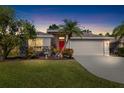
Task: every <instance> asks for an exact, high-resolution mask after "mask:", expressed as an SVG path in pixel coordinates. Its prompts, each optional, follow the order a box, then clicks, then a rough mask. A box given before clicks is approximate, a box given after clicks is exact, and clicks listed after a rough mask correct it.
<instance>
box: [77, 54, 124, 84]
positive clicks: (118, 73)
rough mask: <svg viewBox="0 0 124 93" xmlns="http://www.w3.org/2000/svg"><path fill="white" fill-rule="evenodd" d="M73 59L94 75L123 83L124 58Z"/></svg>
mask: <svg viewBox="0 0 124 93" xmlns="http://www.w3.org/2000/svg"><path fill="white" fill-rule="evenodd" d="M75 59H76V60H77V61H78V62H79V63H80V64H81V65H82V66H83V67H85V68H86V69H87V70H88V71H89V72H91V73H93V74H94V75H96V76H98V77H101V78H104V79H107V80H111V81H114V82H119V83H124V58H122V57H111V56H75Z"/></svg>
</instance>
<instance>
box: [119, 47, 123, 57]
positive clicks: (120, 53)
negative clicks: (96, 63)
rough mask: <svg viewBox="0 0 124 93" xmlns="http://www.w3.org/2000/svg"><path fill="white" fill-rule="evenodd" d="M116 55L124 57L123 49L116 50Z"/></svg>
mask: <svg viewBox="0 0 124 93" xmlns="http://www.w3.org/2000/svg"><path fill="white" fill-rule="evenodd" d="M118 55H119V56H122V57H124V47H123V48H118Z"/></svg>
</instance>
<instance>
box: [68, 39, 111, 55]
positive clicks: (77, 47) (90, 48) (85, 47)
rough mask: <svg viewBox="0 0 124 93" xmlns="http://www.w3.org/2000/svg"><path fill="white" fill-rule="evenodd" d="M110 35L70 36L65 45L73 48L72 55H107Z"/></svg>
mask: <svg viewBox="0 0 124 93" xmlns="http://www.w3.org/2000/svg"><path fill="white" fill-rule="evenodd" d="M112 39H113V38H112V37H82V38H80V37H72V38H71V40H70V42H69V43H68V45H67V47H70V48H72V49H73V50H74V55H104V56H109V44H110V42H111V40H112Z"/></svg>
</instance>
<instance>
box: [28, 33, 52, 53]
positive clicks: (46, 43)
mask: <svg viewBox="0 0 124 93" xmlns="http://www.w3.org/2000/svg"><path fill="white" fill-rule="evenodd" d="M36 34H37V35H36V38H35V39H29V40H28V47H31V48H33V49H35V50H36V51H42V49H43V47H48V48H49V49H50V48H51V38H53V36H52V35H49V34H47V33H43V32H37V33H36Z"/></svg>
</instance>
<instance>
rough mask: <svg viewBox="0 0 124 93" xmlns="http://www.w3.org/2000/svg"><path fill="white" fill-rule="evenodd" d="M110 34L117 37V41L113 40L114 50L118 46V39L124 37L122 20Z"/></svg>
mask: <svg viewBox="0 0 124 93" xmlns="http://www.w3.org/2000/svg"><path fill="white" fill-rule="evenodd" d="M112 36H115V38H116V39H117V41H116V42H115V44H114V45H115V46H114V50H117V49H118V46H119V44H120V41H121V40H122V38H123V37H124V22H123V23H121V24H120V25H119V26H117V27H116V28H115V29H114V30H113V33H112Z"/></svg>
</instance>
